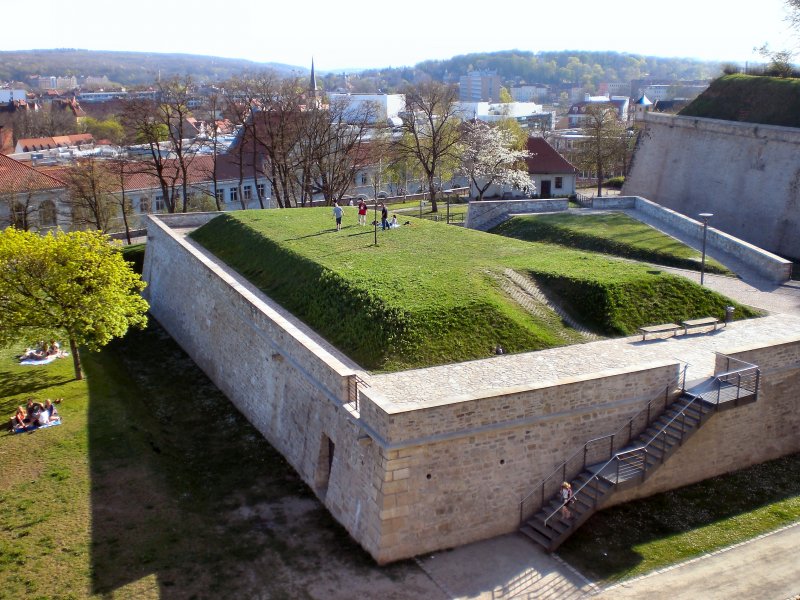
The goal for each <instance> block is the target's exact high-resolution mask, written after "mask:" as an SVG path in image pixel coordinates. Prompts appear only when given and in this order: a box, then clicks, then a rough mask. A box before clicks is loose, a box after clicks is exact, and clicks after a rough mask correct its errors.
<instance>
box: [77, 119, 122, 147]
mask: <svg viewBox="0 0 800 600" xmlns="http://www.w3.org/2000/svg"><path fill="white" fill-rule="evenodd" d="M80 130H81V131H82V132H84V133H91V134H92V137H93V138H94V139H95V140H98V141H99V140H109V141H111V142H112V143H114V144H121V143H122V142H123V140H124V139H125V128H124V127H123V126H122V123H120V122H119V120H118V119H117V118H116V117H113V116H112V117H108V118H107V119H104V120H102V121H101V120H98V119H95V118H93V117H84V118H83V120H82V121H81V123H80Z"/></svg>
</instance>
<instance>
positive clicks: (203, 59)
mask: <svg viewBox="0 0 800 600" xmlns="http://www.w3.org/2000/svg"><path fill="white" fill-rule="evenodd" d="M263 69H273V70H276V71H279V72H285V73H289V72H291V71H293V70H297V67H292V66H289V65H284V64H280V63H258V62H253V61H249V60H243V59H238V58H220V57H218V56H198V55H194V54H159V53H155V52H110V51H109V52H106V51H98V50H79V49H73V48H62V49H56V50H14V51H10V52H0V81H22V82H25V81H27V80H28V78H29V77H31V76H34V75H55V76H63V75H75V76H76V77H79V76H81V75H93V76H95V77H102V76H103V75H105V76H107V77H108V79H109V80H110V81H113V82H115V83H118V84H122V85H126V86H136V85H151V84H152V83H153V81H154V80H155V79H156V78H158V77H159V75H160V76H161V77H162V78H170V77H175V76H181V77H183V76H186V75H189V76H191V77H192V78H193V79H194V80H196V81H198V82H205V81H212V82H214V81H222V80H225V79H228V78H230V77H233V76H235V75H240V74H241V73H244V72H248V71H259V70H263Z"/></svg>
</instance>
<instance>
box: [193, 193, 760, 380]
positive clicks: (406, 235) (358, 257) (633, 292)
mask: <svg viewBox="0 0 800 600" xmlns="http://www.w3.org/2000/svg"><path fill="white" fill-rule="evenodd" d="M348 221H349V223H352V222H353V221H355V213H353V212H352V210H351V211H350V212H349V213H347V212H346V214H345V225H346V226H345V227H344V228H343V230H342V231H340V232H336V231H335V229H334V228H333V227H332V226H333V218H332V216H331V212H330V209H328V208H319V209H296V210H270V211H237V212H235V213H228V214H224V215H221V216H219V217H217V218H215V219H214V220H212V221H210V222H209V223H208V224H206V225H205V226H203V227H201V228H199V229H198V230H196V231H195V232H194V233H192V238H193V239H195V240H197V241H198V242H199V243H200V244H202V245H203V246H205V247H206V248H208V249H209V250H210V251H211V252H213V253H214V254H216V255H217V256H218V257H220V258H221V259H222V260H223V261H225V262H226V263H227V264H229V265H231V266H232V267H233V268H234V269H236V270H237V271H239V272H240V273H241V274H242V275H243V276H245V277H246V278H247V279H248V280H250V281H251V282H253V284H254V285H256V286H257V287H259V288H260V289H261V290H263V291H264V292H265V293H266V294H268V295H269V296H270V297H272V298H273V299H275V300H276V301H277V302H279V303H280V304H282V305H283V306H285V307H286V308H287V309H288V310H290V311H292V313H294V314H295V315H296V316H298V317H299V318H300V319H302V320H303V321H304V322H306V323H307V324H308V325H310V326H311V327H313V328H314V329H315V330H316V331H318V332H319V333H320V334H321V335H322V336H323V337H325V338H326V339H328V340H329V341H330V342H331V343H332V344H334V345H335V346H336V347H338V348H339V349H340V350H342V351H343V352H344V353H345V354H347V355H348V356H350V357H351V358H353V359H354V360H355V361H356V362H358V363H359V364H361V365H363V366H364V367H366V368H368V369H379V370H401V369H406V368H411V367H421V366H430V365H435V364H444V363H449V362H459V361H463V360H469V359H475V358H483V357H487V356H489V355H490V354H491V351H492V349H493V348H494V347H495V345H496V344H498V343H499V344H501V345H502V346H504V347H505V348H506V349H507V350H508V351H510V352H522V351H527V350H539V349H544V348H550V347H554V346H558V345H563V344H564V343H566V342H565V336H563V335H561V333H562V332H560V331H558V327H563V324H560V323H559V324H557V325H556V326H554V325H553V323H552V322H551V321H549V320H546V319H542V320H540V319H537V318H536V317H534V316H532V315H531V314H530V313H528V312H527V311H525V310H524V309H523V308H522V307H521V306H519V305H518V304H516V303H515V302H514V301H512V300H511V299H510V298H509V297H507V296H506V294H505V293H504V292H503V291H502V290H501V289H500V286H499V284H498V283H497V278H496V277H495V276H493V274H497V273H499V272H502V271H503V270H504V269H506V268H510V269H514V270H515V271H517V272H519V273H523V274H525V275H526V276H528V277H530V278H532V279H534V280H535V281H536V282H537V283H539V284H540V285H544V286H546V287H547V288H549V289H550V290H551V291H552V292H554V293H555V294H556V295H557V297H558V298H560V299H561V300H562V302H563V304H564V305H565V306H566V307H567V308H568V309H569V310H570V312H571V313H572V314H574V315H576V316H577V317H578V319H579V320H580V321H582V322H583V323H584V324H585V325H587V326H589V327H591V328H593V329H595V330H597V331H599V332H602V333H607V334H612V335H613V334H617V335H618V334H627V333H633V332H635V330H636V327H638V326H640V325H646V324H653V323H664V322H675V321H680V320H682V319H688V318H692V317H702V316H708V315H715V316H718V317H722V316H724V307H725V306H726V305H728V304H733V305H734V306H737V311H736V314H737V316H742V317H746V316H752V315H753V312H752V311H750V310H749V309H746V308H744V307H740V306H738V305H736V304H735V303H732V302H731V301H730V300H729V299H727V298H724V297H723V296H720V295H719V294H716V293H714V292H712V291H710V290H708V289H706V288H701V287H699V286H698V285H696V284H694V283H692V282H690V281H688V280H686V279H683V278H680V277H674V276H671V275H668V274H665V273H663V272H661V271H657V270H653V269H652V268H651V267H647V266H645V265H638V264H635V263H631V262H626V261H620V260H617V259H613V258H610V257H607V256H603V255H599V254H593V253H589V252H580V251H575V250H569V249H566V248H562V247H558V246H552V245H548V244H537V243H532V242H523V241H519V240H514V239H509V238H504V237H501V236H497V235H491V234H487V233H482V232H479V231H472V230H469V229H463V228H460V227H454V226H451V225H444V224H440V223H433V222H429V221H425V220H421V219H419V220H418V219H412V221H411V224H410V225H404V226H402V227H400V228H399V229H394V230H390V231H386V232H382V231H379V232H378V235H379V245H378V246H377V247H376V246H374V245H373V232H372V229H371V228H368V227H359V226H357V225H350V224H349V223H348Z"/></svg>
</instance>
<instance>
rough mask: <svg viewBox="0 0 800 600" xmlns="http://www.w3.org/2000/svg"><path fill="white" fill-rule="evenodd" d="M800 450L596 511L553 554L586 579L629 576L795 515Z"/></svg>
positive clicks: (799, 501)
mask: <svg viewBox="0 0 800 600" xmlns="http://www.w3.org/2000/svg"><path fill="white" fill-rule="evenodd" d="M798 472H800V454H794V455H792V456H788V457H784V458H781V459H778V460H774V461H771V462H767V463H763V464H760V465H756V466H754V467H750V468H747V469H743V470H741V471H736V472H734V473H730V474H727V475H722V476H720V477H715V478H713V479H709V480H707V481H703V482H701V483H697V484H694V485H690V486H687V487H683V488H679V489H677V490H673V491H671V492H666V493H664V494H658V495H656V496H653V497H651V498H646V499H644V500H638V501H634V502H630V503H627V504H624V505H621V506H616V507H614V508H610V509H608V510H604V511H601V512H599V513H597V514H596V515H594V516H593V517H592V518H590V519H589V521H587V522H586V524H584V525H583V526H582V527H581V528H580V529H579V530H578V531H577V532H576V533H575V535H573V536H572V537H571V538H570V539H569V540H567V542H566V543H565V544H564V545H563V546H561V548H559V550H558V553H559V554H560V555H561V556H562V557H563V558H564V559H565V560H566V561H567V562H569V563H570V564H572V565H573V566H575V567H576V568H578V569H579V570H580V571H581V572H583V573H584V575H586V576H588V577H589V578H590V579H593V580H596V581H601V582H605V583H609V582H612V581H617V580H620V579H628V578H630V577H634V576H636V575H641V574H643V573H647V572H649V571H653V570H655V569H659V568H661V567H665V566H667V565H670V564H674V563H676V562H680V561H684V560H687V559H690V558H693V557H695V556H700V555H701V554H704V553H706V552H712V551H714V550H718V549H720V548H724V547H725V546H730V545H732V544H736V543H738V542H741V541H744V540H747V539H750V538H753V537H755V536H757V535H759V534H761V533H765V532H768V531H772V530H775V529H778V528H780V527H782V526H784V525H788V524H790V523H794V522H796V521H798V520H800V481H799V480H798V478H797V473H798Z"/></svg>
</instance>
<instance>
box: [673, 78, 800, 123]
mask: <svg viewBox="0 0 800 600" xmlns="http://www.w3.org/2000/svg"><path fill="white" fill-rule="evenodd" d="M679 114H680V115H683V116H687V117H706V118H709V119H723V120H725V121H743V122H747V123H761V124H763V125H783V126H786V127H800V79H792V78H780V77H764V76H754V75H741V74H736V75H725V76H724V77H720V78H719V79H716V80H715V81H713V82H712V83H711V85H710V86H709V88H708V89H707V90H706V91H704V92H703V93H702V94H700V95H699V96H698V97H697V98H695V100H694V101H693V102H692V103H691V104H689V106H687V107H686V108H684V109H683V110H682V111H681V112H680V113H679Z"/></svg>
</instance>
